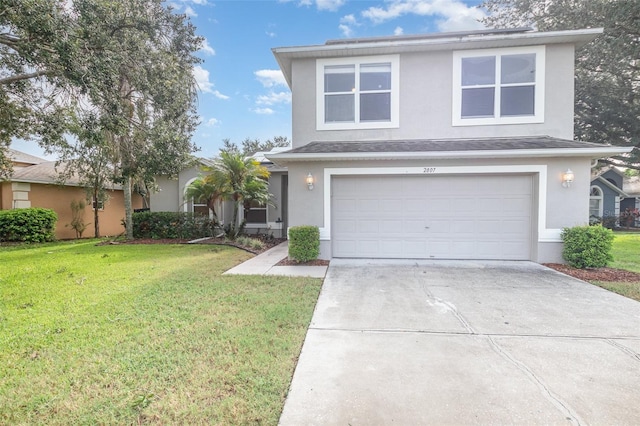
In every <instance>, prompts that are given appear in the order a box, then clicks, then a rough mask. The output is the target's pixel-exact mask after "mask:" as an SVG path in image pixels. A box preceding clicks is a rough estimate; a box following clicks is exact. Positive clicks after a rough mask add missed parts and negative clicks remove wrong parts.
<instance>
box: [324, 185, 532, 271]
mask: <svg viewBox="0 0 640 426" xmlns="http://www.w3.org/2000/svg"><path fill="white" fill-rule="evenodd" d="M532 194H533V178H532V176H524V175H500V176H486V175H481V176H477V175H473V176H470V175H465V176H339V177H334V178H333V179H332V197H331V208H332V228H331V234H332V249H333V256H334V257H364V258H367V257H368V258H414V259H511V260H527V259H530V258H531V235H532V226H531V223H532V213H531V212H532V198H533V197H532Z"/></svg>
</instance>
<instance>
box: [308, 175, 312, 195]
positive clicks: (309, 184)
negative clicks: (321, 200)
mask: <svg viewBox="0 0 640 426" xmlns="http://www.w3.org/2000/svg"><path fill="white" fill-rule="evenodd" d="M307 188H309V191H311V190H312V189H313V175H312V174H311V173H309V174H308V175H307Z"/></svg>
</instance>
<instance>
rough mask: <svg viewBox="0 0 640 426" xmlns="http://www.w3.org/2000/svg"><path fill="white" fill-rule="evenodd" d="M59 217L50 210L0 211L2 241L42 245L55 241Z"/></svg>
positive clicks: (0, 236)
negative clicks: (42, 243)
mask: <svg viewBox="0 0 640 426" xmlns="http://www.w3.org/2000/svg"><path fill="white" fill-rule="evenodd" d="M57 221H58V215H57V214H56V212H54V211H53V210H50V209H42V208H30V209H15V210H2V211H0V241H22V242H27V243H41V242H44V241H53V240H54V239H55V230H56V222H57Z"/></svg>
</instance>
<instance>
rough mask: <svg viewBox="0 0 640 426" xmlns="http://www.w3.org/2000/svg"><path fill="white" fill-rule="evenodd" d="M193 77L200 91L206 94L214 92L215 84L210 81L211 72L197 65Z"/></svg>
mask: <svg viewBox="0 0 640 426" xmlns="http://www.w3.org/2000/svg"><path fill="white" fill-rule="evenodd" d="M193 77H194V78H195V79H196V83H197V84H198V88H199V89H200V91H202V92H205V93H212V92H213V83H212V82H210V81H209V71H207V70H205V69H204V68H202V67H201V66H200V65H196V66H194V67H193Z"/></svg>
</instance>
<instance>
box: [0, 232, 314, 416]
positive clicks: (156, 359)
mask: <svg viewBox="0 0 640 426" xmlns="http://www.w3.org/2000/svg"><path fill="white" fill-rule="evenodd" d="M95 244H96V241H95V240H94V241H81V242H63V243H50V244H43V245H33V246H18V247H0V365H1V366H2V367H1V368H2V370H1V371H2V374H0V401H2V403H1V404H0V424H76V423H84V424H88V423H91V424H116V423H117V424H132V423H162V424H166V423H182V424H201V423H209V424H245V423H261V424H276V423H277V421H278V418H279V415H280V412H281V410H282V406H283V404H284V399H285V396H286V393H287V390H288V386H289V383H290V380H291V376H292V374H293V369H294V367H295V363H296V360H297V357H298V355H299V353H300V348H301V346H302V342H303V339H304V336H305V333H306V330H307V326H308V324H309V322H310V320H311V315H312V313H313V308H314V306H315V303H316V300H317V297H318V294H319V290H320V286H321V282H322V281H321V280H319V279H311V278H284V277H261V276H221V273H222V272H223V271H225V270H227V269H229V268H230V267H232V266H234V265H236V264H238V263H240V262H242V261H244V260H246V259H247V258H249V257H250V255H249V254H247V253H245V252H243V251H240V250H237V249H234V248H230V247H222V246H210V245H145V246H142V245H105V246H96V245H95Z"/></svg>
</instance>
